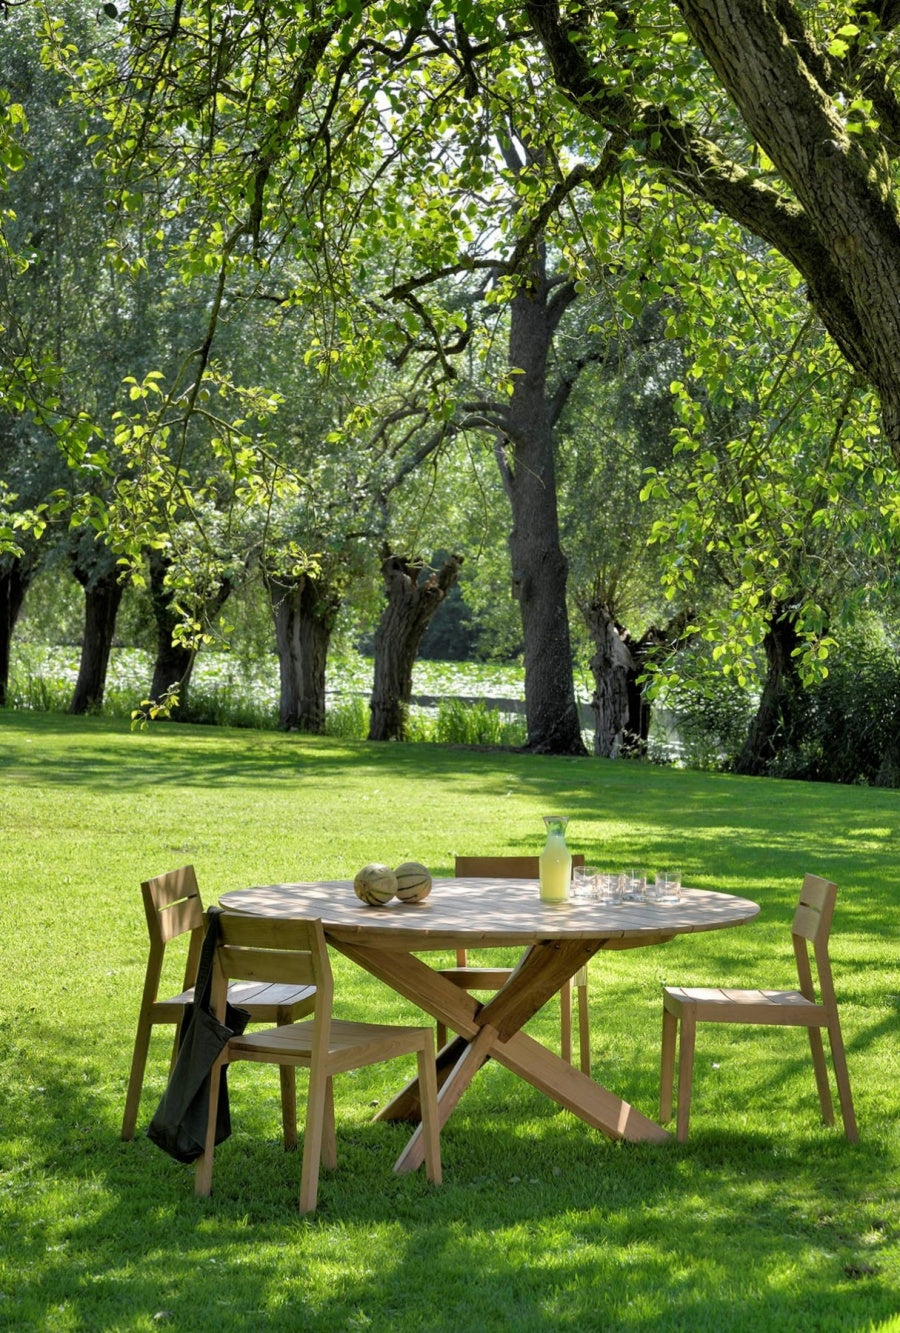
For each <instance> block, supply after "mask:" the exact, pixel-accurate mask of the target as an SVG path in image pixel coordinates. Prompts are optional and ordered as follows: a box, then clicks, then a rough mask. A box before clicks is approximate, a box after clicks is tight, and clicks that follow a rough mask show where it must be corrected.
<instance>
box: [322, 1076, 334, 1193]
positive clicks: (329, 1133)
mask: <svg viewBox="0 0 900 1333" xmlns="http://www.w3.org/2000/svg"><path fill="white" fill-rule="evenodd" d="M319 1160H320V1162H321V1164H322V1166H323V1167H324V1168H325V1170H326V1171H333V1170H334V1168H335V1167H336V1166H337V1135H336V1134H335V1132H334V1079H333V1078H329V1079H328V1081H327V1083H326V1085H325V1114H324V1117H323V1120H322V1152H321V1155H320V1158H319Z"/></svg>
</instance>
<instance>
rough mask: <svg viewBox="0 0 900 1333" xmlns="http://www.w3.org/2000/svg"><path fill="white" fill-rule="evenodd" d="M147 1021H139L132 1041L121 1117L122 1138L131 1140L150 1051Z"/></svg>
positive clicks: (148, 1023)
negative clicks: (132, 1052)
mask: <svg viewBox="0 0 900 1333" xmlns="http://www.w3.org/2000/svg"><path fill="white" fill-rule="evenodd" d="M151 1028H152V1024H151V1023H150V1022H149V1020H144V1019H139V1020H138V1027H137V1034H136V1036H135V1039H134V1054H133V1055H132V1057H131V1073H130V1074H129V1077H128V1091H127V1092H126V1094H125V1112H124V1115H123V1116H122V1138H123V1139H126V1140H127V1139H133V1138H134V1128H135V1125H136V1124H137V1117H138V1108H139V1107H140V1103H141V1090H142V1089H143V1086H144V1071H145V1070H146V1068H147V1052H148V1051H149V1049H150V1032H151Z"/></svg>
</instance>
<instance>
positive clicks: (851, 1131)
mask: <svg viewBox="0 0 900 1333" xmlns="http://www.w3.org/2000/svg"><path fill="white" fill-rule="evenodd" d="M828 1040H829V1041H830V1043H831V1062H832V1064H833V1065H834V1077H835V1081H836V1083H837V1090H838V1100H839V1101H840V1104H841V1119H842V1120H843V1122H844V1133H845V1134H846V1136H847V1138H848V1139H849V1141H850V1142H851V1143H858V1142H859V1130H858V1129H857V1127H856V1116H855V1114H854V1111H853V1096H852V1094H851V1092H850V1073H849V1070H848V1069H847V1056H846V1054H845V1052H844V1039H843V1037H842V1036H841V1027H840V1024H839V1023H838V1022H837V1020H835V1021H834V1023H832V1024H831V1025H830V1026H829V1028H828Z"/></svg>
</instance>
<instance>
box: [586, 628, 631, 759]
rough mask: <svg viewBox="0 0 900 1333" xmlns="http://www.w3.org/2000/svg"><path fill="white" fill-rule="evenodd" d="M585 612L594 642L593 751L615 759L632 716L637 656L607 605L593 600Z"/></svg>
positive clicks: (624, 739)
mask: <svg viewBox="0 0 900 1333" xmlns="http://www.w3.org/2000/svg"><path fill="white" fill-rule="evenodd" d="M584 616H585V621H586V623H587V627H588V631H589V633H590V636H591V639H592V641H593V644H594V652H593V655H592V657H591V673H592V675H593V677H594V693H593V696H592V698H591V707H592V709H593V711H594V754H596V755H599V756H600V758H601V759H615V758H617V757H618V755H619V754H620V753H621V752H622V750H623V749H624V747H625V744H626V736H627V731H628V726H629V722H630V720H631V717H630V706H629V705H630V696H629V678H630V677H633V676H634V675H635V668H634V660H633V658H632V656H631V653H630V652H629V651H628V647H627V645H626V644H625V642H624V640H623V639H622V637H621V635H620V633H619V628H618V626H617V625H616V623H615V621H614V619H613V617H612V614H611V613H610V609H609V607H608V606H606V605H605V604H604V603H602V602H592V603H591V604H590V606H588V607H587V608H585V611H584Z"/></svg>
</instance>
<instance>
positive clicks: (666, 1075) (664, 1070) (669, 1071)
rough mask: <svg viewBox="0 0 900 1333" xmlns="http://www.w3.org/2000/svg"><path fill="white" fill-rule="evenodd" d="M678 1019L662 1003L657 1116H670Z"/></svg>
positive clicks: (666, 1117)
mask: <svg viewBox="0 0 900 1333" xmlns="http://www.w3.org/2000/svg"><path fill="white" fill-rule="evenodd" d="M677 1036H678V1019H677V1018H676V1017H675V1015H674V1014H673V1013H671V1012H670V1010H668V1009H666V1008H665V1005H663V1021H662V1055H661V1057H660V1068H659V1118H660V1120H663V1121H665V1120H670V1119H671V1118H672V1090H673V1088H674V1086H675V1043H676V1039H677Z"/></svg>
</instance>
